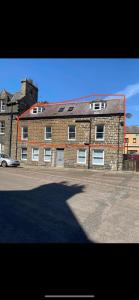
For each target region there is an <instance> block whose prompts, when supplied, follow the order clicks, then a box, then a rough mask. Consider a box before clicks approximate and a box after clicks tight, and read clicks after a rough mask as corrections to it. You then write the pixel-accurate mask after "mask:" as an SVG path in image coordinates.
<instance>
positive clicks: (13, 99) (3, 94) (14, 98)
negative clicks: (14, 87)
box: [0, 89, 24, 103]
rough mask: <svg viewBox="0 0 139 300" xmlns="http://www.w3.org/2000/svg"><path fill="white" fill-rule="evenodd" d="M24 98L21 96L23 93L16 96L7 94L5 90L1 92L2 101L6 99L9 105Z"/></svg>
mask: <svg viewBox="0 0 139 300" xmlns="http://www.w3.org/2000/svg"><path fill="white" fill-rule="evenodd" d="M23 97H24V96H23V95H22V94H21V92H16V93H14V94H11V93H9V92H7V91H6V90H5V89H3V90H2V91H1V92H0V99H6V100H8V101H9V103H12V102H16V101H18V100H21V99H22V98H23Z"/></svg>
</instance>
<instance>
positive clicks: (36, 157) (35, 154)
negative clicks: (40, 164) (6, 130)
mask: <svg viewBox="0 0 139 300" xmlns="http://www.w3.org/2000/svg"><path fill="white" fill-rule="evenodd" d="M32 160H34V161H38V160H39V148H32Z"/></svg>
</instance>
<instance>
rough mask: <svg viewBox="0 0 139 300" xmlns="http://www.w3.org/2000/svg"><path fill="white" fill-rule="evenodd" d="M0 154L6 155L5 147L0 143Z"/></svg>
mask: <svg viewBox="0 0 139 300" xmlns="http://www.w3.org/2000/svg"><path fill="white" fill-rule="evenodd" d="M0 153H4V145H3V144H1V143H0Z"/></svg>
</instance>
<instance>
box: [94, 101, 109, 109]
mask: <svg viewBox="0 0 139 300" xmlns="http://www.w3.org/2000/svg"><path fill="white" fill-rule="evenodd" d="M105 105H106V103H104V102H93V103H91V104H90V108H92V109H93V110H101V109H104V108H105Z"/></svg>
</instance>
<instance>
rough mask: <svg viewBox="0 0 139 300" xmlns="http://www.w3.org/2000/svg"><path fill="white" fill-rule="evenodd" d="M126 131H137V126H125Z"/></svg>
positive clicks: (138, 131) (138, 130)
mask: <svg viewBox="0 0 139 300" xmlns="http://www.w3.org/2000/svg"><path fill="white" fill-rule="evenodd" d="M126 133H139V126H127V127H126Z"/></svg>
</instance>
